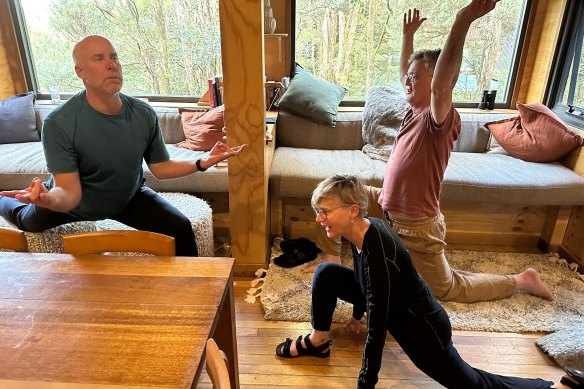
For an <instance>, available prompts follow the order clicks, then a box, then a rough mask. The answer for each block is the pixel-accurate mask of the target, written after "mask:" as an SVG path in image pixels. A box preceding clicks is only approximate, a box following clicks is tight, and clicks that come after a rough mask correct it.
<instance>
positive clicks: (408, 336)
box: [311, 263, 553, 389]
mask: <svg viewBox="0 0 584 389" xmlns="http://www.w3.org/2000/svg"><path fill="white" fill-rule="evenodd" d="M337 297H338V298H340V299H342V300H344V301H347V302H349V303H352V304H358V305H359V306H363V305H362V304H364V302H365V297H364V296H363V293H362V291H361V288H360V286H359V285H358V283H357V282H356V280H355V276H354V271H353V270H352V269H349V268H347V267H344V266H341V265H337V264H334V263H323V264H321V265H319V266H318V267H317V269H316V271H315V273H314V278H313V281H312V308H311V309H312V311H311V315H312V326H313V328H314V329H315V330H317V331H329V330H330V326H331V322H332V317H333V312H334V310H335V306H336V303H337ZM388 327H389V328H388V329H387V330H388V332H389V333H390V334H391V335H392V336H393V337H394V339H395V340H396V341H397V343H398V344H399V345H400V347H401V348H402V349H403V350H404V352H405V353H406V355H407V356H408V357H409V358H410V359H411V360H412V362H413V363H414V364H415V365H416V366H417V367H418V368H419V369H420V370H421V371H423V372H424V373H426V374H427V375H428V376H429V377H431V378H432V379H434V380H436V381H437V382H439V383H440V384H442V385H444V386H445V387H447V388H456V389H458V388H460V389H472V388H485V389H487V388H492V389H503V388H508V389H547V388H550V387H551V385H552V384H553V382H550V381H544V380H542V379H539V378H536V379H528V378H519V377H506V376H500V375H496V374H492V373H488V372H486V371H483V370H479V369H475V368H473V367H472V366H470V365H469V364H468V363H466V362H465V361H464V360H463V359H462V358H461V357H460V355H459V354H458V351H456V348H455V347H454V345H453V344H452V328H451V326H450V320H449V319H448V315H447V314H446V311H445V310H444V309H443V308H441V309H440V310H438V311H436V312H433V313H431V314H428V315H425V316H422V317H416V316H415V315H414V314H413V312H411V311H408V310H405V309H400V310H397V309H396V310H393V311H392V312H391V313H390V318H389V323H388Z"/></svg>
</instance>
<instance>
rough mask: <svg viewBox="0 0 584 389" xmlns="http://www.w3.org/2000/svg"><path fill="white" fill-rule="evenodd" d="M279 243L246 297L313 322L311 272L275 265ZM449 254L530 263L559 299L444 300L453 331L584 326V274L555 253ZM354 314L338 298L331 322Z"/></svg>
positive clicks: (509, 269)
mask: <svg viewBox="0 0 584 389" xmlns="http://www.w3.org/2000/svg"><path fill="white" fill-rule="evenodd" d="M279 243H280V239H276V240H275V241H274V245H273V247H272V261H271V262H272V263H271V264H270V267H269V270H268V271H263V269H262V271H258V273H257V274H256V275H257V276H258V279H256V280H254V281H253V282H252V287H251V288H250V290H249V291H248V297H247V298H246V300H247V301H248V302H253V301H255V299H256V298H257V297H259V298H260V300H261V302H262V304H263V307H264V311H265V318H266V319H267V320H287V321H302V322H309V321H310V302H311V280H312V274H304V273H301V271H300V269H301V268H302V266H297V267H295V268H290V269H285V268H281V267H279V266H277V265H274V264H273V258H274V257H276V256H278V255H280V254H281V251H280V245H279ZM321 255H322V254H321ZM342 258H343V264H344V265H346V266H349V267H352V258H351V256H350V252H349V249H348V247H346V246H345V245H343V253H342ZM447 258H448V260H449V262H450V264H451V266H452V267H453V268H457V269H464V270H469V271H475V272H490V273H499V274H514V273H518V272H520V271H522V270H524V269H525V268H527V267H532V268H534V269H536V270H537V271H538V272H539V273H540V274H541V278H542V280H543V281H544V282H545V283H546V284H547V285H548V287H549V288H550V290H551V291H552V293H554V295H555V296H556V299H555V301H547V300H544V299H541V298H538V297H534V296H531V295H528V294H525V293H517V294H515V295H514V296H512V297H511V298H508V299H502V300H496V301H488V302H479V303H472V304H464V303H453V302H443V303H442V304H443V306H444V307H445V309H446V311H447V312H448V315H449V317H450V321H451V323H452V327H453V328H454V329H459V330H473V331H495V332H540V331H542V332H553V331H557V330H560V329H562V328H569V327H573V326H576V325H579V326H582V325H584V277H583V276H582V275H580V274H578V273H576V272H575V268H574V266H572V268H570V267H569V266H568V265H567V263H566V261H565V260H563V259H561V258H559V257H558V256H557V255H556V254H517V253H495V252H477V251H466V250H449V251H448V252H447ZM320 259H321V258H320V256H319V257H318V258H317V259H316V260H315V261H319V260H320ZM351 312H352V311H351V305H350V304H348V303H345V302H343V301H341V300H339V301H338V304H337V309H336V311H335V315H334V318H333V320H334V321H336V322H342V321H344V320H345V319H347V318H348V317H349V316H350V315H351Z"/></svg>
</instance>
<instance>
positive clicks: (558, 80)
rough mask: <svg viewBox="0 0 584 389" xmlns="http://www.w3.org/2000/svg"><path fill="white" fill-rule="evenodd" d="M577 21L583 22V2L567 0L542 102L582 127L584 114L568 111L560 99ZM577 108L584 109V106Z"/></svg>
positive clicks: (566, 120)
mask: <svg viewBox="0 0 584 389" xmlns="http://www.w3.org/2000/svg"><path fill="white" fill-rule="evenodd" d="M579 22H580V23H584V3H582V2H581V1H579V0H569V2H568V4H567V5H566V9H565V12H564V16H563V19H562V26H561V29H560V34H559V37H558V45H557V46H556V51H555V53H554V59H553V65H552V68H551V76H550V78H549V80H548V85H547V88H546V93H545V99H544V104H545V105H547V106H548V107H551V110H552V111H553V112H554V113H555V114H557V115H558V116H559V117H560V119H562V120H563V121H564V122H566V123H567V124H569V125H572V126H574V127H577V128H579V129H584V116H579V115H575V114H572V113H570V112H568V109H569V107H568V106H567V105H566V104H563V103H562V101H561V100H562V94H563V92H564V88H565V87H566V84H567V82H568V73H569V72H570V68H571V65H572V63H571V61H570V59H571V57H573V52H574V49H575V47H576V44H575V39H574V38H575V35H576V31H577V29H578V23H579ZM583 50H584V49H583ZM577 108H580V109H582V110H584V107H577Z"/></svg>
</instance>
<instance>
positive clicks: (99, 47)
mask: <svg viewBox="0 0 584 389" xmlns="http://www.w3.org/2000/svg"><path fill="white" fill-rule="evenodd" d="M73 61H74V62H75V73H77V76H78V77H79V78H81V79H82V80H83V84H84V85H85V89H86V90H87V92H88V94H90V95H98V94H99V95H102V96H114V95H116V94H117V93H118V92H119V91H120V89H121V88H122V84H123V76H122V65H120V62H119V61H118V53H117V52H116V49H115V48H114V46H113V45H112V43H111V42H110V41H109V39H107V38H105V37H103V36H100V35H89V36H87V37H85V38H83V39H82V40H80V41H79V42H78V43H77V44H76V45H75V46H74V47H73Z"/></svg>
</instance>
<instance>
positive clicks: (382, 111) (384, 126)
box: [362, 86, 409, 161]
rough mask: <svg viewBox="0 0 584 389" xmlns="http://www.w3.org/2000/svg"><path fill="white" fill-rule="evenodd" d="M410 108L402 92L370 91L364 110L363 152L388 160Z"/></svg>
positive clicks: (388, 90)
mask: <svg viewBox="0 0 584 389" xmlns="http://www.w3.org/2000/svg"><path fill="white" fill-rule="evenodd" d="M408 109H409V105H408V103H407V102H406V99H405V96H404V94H403V92H401V91H399V92H398V91H396V90H394V89H391V88H388V87H385V86H372V87H371V88H369V90H368V91H367V97H366V100H365V108H364V109H363V128H362V135H363V142H364V143H365V146H363V149H362V150H363V152H364V153H365V154H367V155H369V156H370V157H371V158H373V159H379V160H382V161H387V159H388V158H389V155H390V154H391V150H392V148H393V143H394V141H395V137H396V136H397V133H398V132H399V128H400V124H401V121H402V120H403V118H404V116H405V114H406V112H407V111H408Z"/></svg>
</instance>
